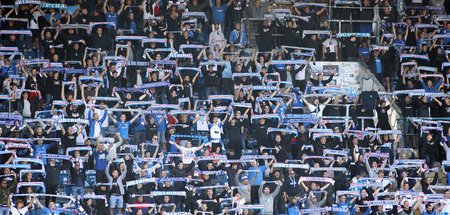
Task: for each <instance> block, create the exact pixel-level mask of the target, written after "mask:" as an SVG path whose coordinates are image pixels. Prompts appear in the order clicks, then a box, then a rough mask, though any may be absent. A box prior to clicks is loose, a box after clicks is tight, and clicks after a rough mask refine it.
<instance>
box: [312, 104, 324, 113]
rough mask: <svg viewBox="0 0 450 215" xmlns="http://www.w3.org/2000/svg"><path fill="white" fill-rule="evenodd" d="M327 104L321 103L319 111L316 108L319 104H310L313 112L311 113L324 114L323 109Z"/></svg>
mask: <svg viewBox="0 0 450 215" xmlns="http://www.w3.org/2000/svg"><path fill="white" fill-rule="evenodd" d="M325 106H326V105H319V111H317V110H316V108H317V106H315V105H312V104H308V109H309V111H310V112H311V114H313V115H316V116H322V114H323V109H325Z"/></svg>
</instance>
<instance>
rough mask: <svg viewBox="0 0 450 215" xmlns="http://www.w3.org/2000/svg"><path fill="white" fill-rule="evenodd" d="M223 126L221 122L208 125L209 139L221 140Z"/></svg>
mask: <svg viewBox="0 0 450 215" xmlns="http://www.w3.org/2000/svg"><path fill="white" fill-rule="evenodd" d="M222 129H223V124H222V122H220V120H219V122H218V123H217V124H214V123H211V124H209V134H210V136H211V139H221V138H222V135H221V134H222V132H223V130H222Z"/></svg>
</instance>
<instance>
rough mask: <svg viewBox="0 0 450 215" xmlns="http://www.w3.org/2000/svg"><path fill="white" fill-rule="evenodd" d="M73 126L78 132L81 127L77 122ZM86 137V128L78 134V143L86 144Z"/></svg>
mask: <svg viewBox="0 0 450 215" xmlns="http://www.w3.org/2000/svg"><path fill="white" fill-rule="evenodd" d="M72 128H73V130H74V131H75V132H78V130H79V129H81V126H78V125H77V124H75V125H73V126H72ZM85 137H86V130H83V131H82V132H81V133H80V134H79V135H78V136H77V139H76V143H77V144H78V145H84V140H85Z"/></svg>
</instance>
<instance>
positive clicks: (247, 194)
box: [234, 169, 259, 204]
mask: <svg viewBox="0 0 450 215" xmlns="http://www.w3.org/2000/svg"><path fill="white" fill-rule="evenodd" d="M256 171H259V170H256ZM242 172H243V170H242V169H239V170H238V171H237V174H236V176H235V177H234V180H235V182H236V185H237V191H238V193H239V194H240V195H241V197H243V198H244V199H245V203H246V204H248V203H250V202H251V190H252V186H251V184H253V183H255V181H256V179H257V178H256V177H253V178H252V180H251V181H250V182H249V181H248V175H247V174H246V173H244V174H242V175H241V173H242ZM239 179H240V180H239Z"/></svg>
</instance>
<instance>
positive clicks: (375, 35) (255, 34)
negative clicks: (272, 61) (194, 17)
mask: <svg viewBox="0 0 450 215" xmlns="http://www.w3.org/2000/svg"><path fill="white" fill-rule="evenodd" d="M263 20H264V18H252V17H250V18H242V19H241V26H242V27H245V29H246V31H247V32H248V34H247V35H248V37H247V44H250V36H258V35H259V33H257V32H256V31H252V32H250V31H249V30H248V29H249V27H250V21H263ZM245 21H248V23H247V25H245V23H244V22H245ZM328 22H329V23H338V30H339V31H338V33H341V32H342V31H341V28H342V23H351V24H353V23H375V24H376V30H375V31H374V36H370V38H376V40H377V42H379V41H380V38H381V35H380V31H381V25H382V24H383V23H384V22H385V21H384V20H381V19H377V20H352V19H349V20H346V19H329V20H328ZM273 36H274V37H282V36H284V35H283V34H273Z"/></svg>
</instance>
